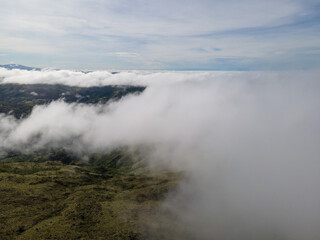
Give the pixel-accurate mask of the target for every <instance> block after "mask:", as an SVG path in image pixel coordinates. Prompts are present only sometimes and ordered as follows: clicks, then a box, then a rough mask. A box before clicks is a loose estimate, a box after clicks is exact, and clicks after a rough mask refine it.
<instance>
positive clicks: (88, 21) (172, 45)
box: [0, 0, 320, 70]
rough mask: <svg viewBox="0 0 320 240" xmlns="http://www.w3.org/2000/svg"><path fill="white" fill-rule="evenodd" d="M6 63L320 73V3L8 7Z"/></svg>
mask: <svg viewBox="0 0 320 240" xmlns="http://www.w3.org/2000/svg"><path fill="white" fill-rule="evenodd" d="M0 21H1V26H0V64H8V63H15V64H24V65H29V66H34V67H44V68H45V67H53V68H60V69H74V70H85V69H87V70H98V69H101V70H109V69H120V70H133V69H137V70H293V69H304V70H305V69H306V70H309V69H319V67H320V1H319V0H268V1H266V0H261V1H256V0H226V1H218V0H184V1H182V0H161V1H151V0H149V1H147V0H117V1H111V0H90V1H89V0H68V1H62V0H55V1H50V0H28V1H26V0H1V2H0Z"/></svg>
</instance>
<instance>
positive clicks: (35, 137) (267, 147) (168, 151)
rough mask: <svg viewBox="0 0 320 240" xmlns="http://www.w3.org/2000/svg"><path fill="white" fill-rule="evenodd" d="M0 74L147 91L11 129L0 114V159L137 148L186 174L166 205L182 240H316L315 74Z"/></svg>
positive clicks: (319, 101) (319, 176)
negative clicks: (0, 155) (58, 149)
mask: <svg viewBox="0 0 320 240" xmlns="http://www.w3.org/2000/svg"><path fill="white" fill-rule="evenodd" d="M10 73H12V75H10ZM1 74H2V76H4V74H6V75H5V78H4V79H3V80H2V83H5V82H20V83H21V82H23V81H26V82H28V83H35V82H37V83H39V82H45V81H47V82H48V83H53V82H54V83H57V82H59V81H61V82H60V83H62V82H65V83H67V84H69V85H81V86H88V85H108V84H115V83H120V84H128V83H129V84H143V85H147V86H148V87H147V88H146V90H145V91H144V92H143V93H142V94H140V95H138V96H128V97H126V98H124V99H122V100H121V101H119V102H114V103H111V104H109V105H95V106H92V105H91V106H89V105H82V104H67V103H64V102H61V101H58V102H53V103H51V104H49V105H47V106H38V107H36V108H35V109H34V110H33V112H32V114H31V115H30V116H29V117H28V118H26V119H23V120H16V119H14V118H13V117H10V116H5V115H1V116H0V123H1V124H0V146H1V148H2V149H3V150H5V149H39V148H42V147H45V146H62V147H67V148H68V149H72V150H73V151H76V152H82V151H88V152H94V151H100V150H104V149H106V148H112V147H116V146H122V145H128V146H138V145H148V146H150V147H151V148H150V149H151V150H150V151H151V152H149V153H148V158H149V160H150V161H151V162H152V163H154V162H160V163H161V164H163V163H164V164H167V165H168V166H170V167H173V168H174V169H178V170H184V171H186V172H187V173H188V174H189V176H190V179H191V181H190V182H189V183H188V184H187V183H185V184H182V185H181V188H180V191H179V192H178V193H177V194H176V195H175V196H172V198H170V199H169V200H168V201H167V202H166V204H168V206H169V207H170V209H174V210H171V211H173V212H174V213H176V214H177V215H176V220H175V221H178V222H180V223H181V224H182V225H184V226H186V227H187V228H188V229H189V230H190V231H191V233H190V238H191V239H296V240H298V239H309V240H316V239H319V238H320V230H319V224H320V190H319V183H320V161H319V157H320V125H319V120H320V94H319V89H320V82H319V81H318V77H317V76H318V74H317V73H310V72H309V73H306V72H304V73H298V72H295V73H262V72H251V73H248V72H242V73H238V72H228V73H227V72H216V73H214V72H200V73H196V72H191V73H183V72H179V73H175V72H153V73H152V72H123V73H120V74H115V75H111V74H109V73H106V72H93V73H89V74H83V73H76V72H71V71H54V72H53V71H51V72H50V71H48V72H25V71H12V72H6V71H4V70H1ZM35 79H36V80H35ZM85 80H86V81H85ZM171 80H174V81H171ZM88 82H90V83H88Z"/></svg>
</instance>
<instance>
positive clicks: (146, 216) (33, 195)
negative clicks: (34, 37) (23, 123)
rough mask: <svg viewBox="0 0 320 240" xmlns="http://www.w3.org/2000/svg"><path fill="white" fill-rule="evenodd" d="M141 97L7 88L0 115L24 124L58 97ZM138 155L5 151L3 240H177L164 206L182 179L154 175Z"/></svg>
mask: <svg viewBox="0 0 320 240" xmlns="http://www.w3.org/2000/svg"><path fill="white" fill-rule="evenodd" d="M143 90H144V88H143V87H119V86H106V87H92V88H79V87H68V86H64V85H41V84H36V85H17V84H3V85H0V113H6V114H8V113H10V114H13V115H14V116H15V117H17V118H20V117H26V116H28V114H30V112H31V111H32V108H33V107H34V106H35V105H39V104H48V103H50V102H51V101H53V100H57V99H60V98H63V99H64V101H66V102H80V103H87V104H94V103H105V102H108V101H110V100H111V99H119V98H121V97H123V96H124V95H126V94H128V93H139V92H141V91H143ZM137 156H139V155H138V154H136V153H133V152H130V151H128V150H127V149H125V148H123V149H117V150H113V151H109V152H106V153H96V154H90V155H88V156H81V158H80V157H79V156H77V155H75V154H72V153H70V152H67V151H65V150H63V149H43V150H41V151H37V152H32V153H28V154H22V153H20V152H7V153H6V155H5V156H2V158H0V239H112V240H114V239H123V240H125V239H128V240H129V239H131V240H134V239H136V240H137V239H176V236H177V234H176V233H177V232H178V233H179V234H180V233H181V232H183V231H181V230H180V229H179V228H178V227H176V226H175V224H174V223H173V222H172V218H171V220H169V217H168V214H167V213H165V212H163V211H160V209H161V208H160V206H161V204H162V202H163V201H162V200H163V199H165V198H166V196H167V195H168V193H169V192H170V191H173V190H174V189H175V187H176V186H177V183H178V181H179V179H180V178H181V174H180V173H173V172H169V171H155V170H153V171H151V170H150V169H148V167H147V166H146V165H145V164H144V162H143V161H141V160H139V158H138V157H137ZM133 159H135V160H133ZM164 228H165V231H164V230H163V229H164Z"/></svg>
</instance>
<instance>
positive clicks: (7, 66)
mask: <svg viewBox="0 0 320 240" xmlns="http://www.w3.org/2000/svg"><path fill="white" fill-rule="evenodd" d="M0 68H6V69H9V70H12V69H20V70H27V71H31V70H34V71H40V70H41V68H34V67H28V66H24V65H19V64H5V65H0Z"/></svg>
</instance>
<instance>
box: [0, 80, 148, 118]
mask: <svg viewBox="0 0 320 240" xmlns="http://www.w3.org/2000/svg"><path fill="white" fill-rule="evenodd" d="M143 90H144V87H133V86H102V87H89V88H81V87H70V86H65V85H48V84H0V113H6V114H8V113H12V114H13V115H14V116H15V117H17V118H20V117H23V116H27V115H28V114H30V112H31V111H32V108H33V107H34V106H35V105H43V104H48V103H50V102H51V101H54V100H58V99H63V100H64V101H66V102H68V103H71V102H79V103H88V104H95V103H106V102H108V101H110V100H111V99H113V100H118V99H120V98H121V97H123V96H125V95H127V94H129V93H140V92H142V91H143Z"/></svg>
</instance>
